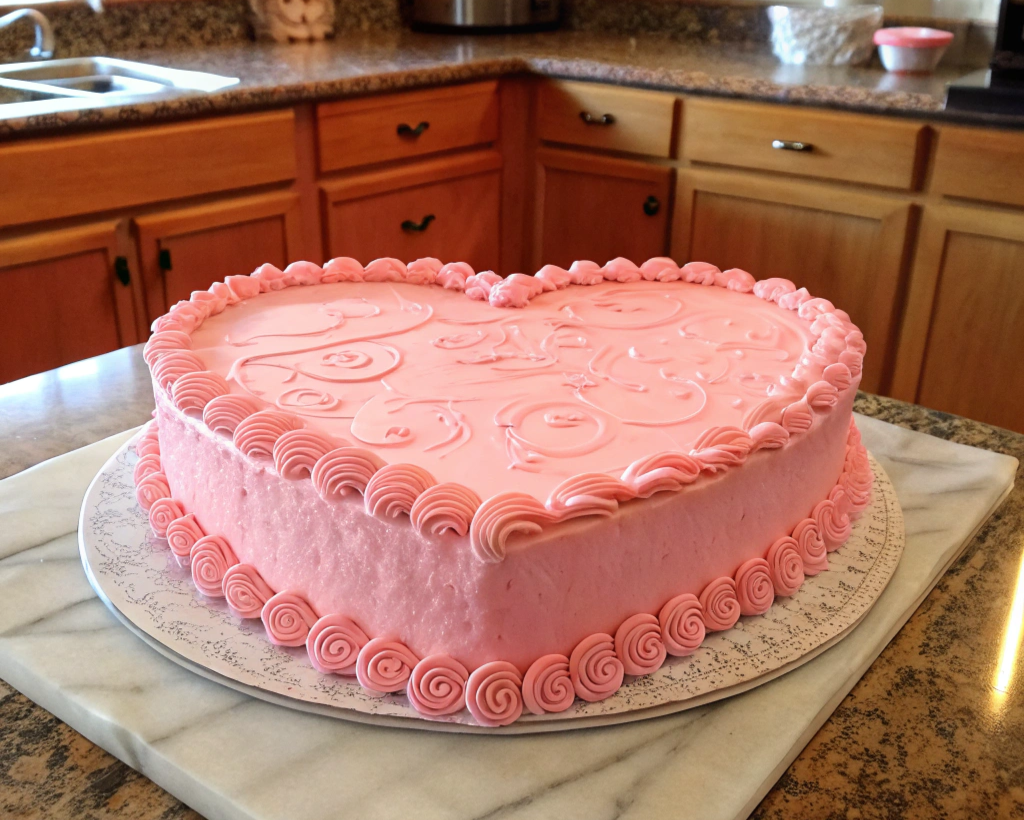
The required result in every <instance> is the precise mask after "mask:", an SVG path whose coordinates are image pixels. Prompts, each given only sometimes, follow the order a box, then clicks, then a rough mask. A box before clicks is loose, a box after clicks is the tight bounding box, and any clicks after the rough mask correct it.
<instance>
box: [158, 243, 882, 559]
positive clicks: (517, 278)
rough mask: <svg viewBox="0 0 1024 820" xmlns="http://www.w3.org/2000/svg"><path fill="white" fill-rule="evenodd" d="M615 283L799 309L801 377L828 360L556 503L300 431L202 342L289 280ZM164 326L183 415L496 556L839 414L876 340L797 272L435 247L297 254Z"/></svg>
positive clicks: (177, 312)
mask: <svg viewBox="0 0 1024 820" xmlns="http://www.w3.org/2000/svg"><path fill="white" fill-rule="evenodd" d="M606 281H610V282H618V283H622V284H625V283H632V282H640V281H646V282H674V281H682V282H687V283H692V284H697V285H705V286H716V287H723V288H727V289H729V290H733V291H737V292H740V293H750V294H752V295H753V296H755V297H757V298H760V299H764V300H765V301H770V302H774V303H775V304H777V305H779V307H781V308H783V309H786V310H792V311H796V312H797V313H798V315H799V316H800V318H801V319H804V320H805V321H807V322H809V323H810V325H811V332H812V334H813V335H814V336H815V342H814V344H813V345H812V347H811V350H810V352H809V353H808V354H807V355H805V356H804V357H803V358H802V359H801V360H800V362H798V364H797V365H796V367H795V368H794V371H793V374H792V378H793V380H794V381H795V382H797V383H800V382H801V381H802V380H801V379H800V374H801V371H806V370H807V368H808V366H809V365H811V364H815V365H818V366H819V367H820V368H821V378H820V379H819V380H818V381H815V382H813V383H811V384H810V385H809V386H807V387H806V389H805V391H804V392H803V394H802V395H800V396H799V397H798V398H797V397H795V396H789V397H787V398H785V399H780V400H779V401H778V403H774V402H772V401H770V400H769V401H767V402H765V403H764V404H763V405H762V407H763V408H766V409H764V410H763V411H762V412H761V413H755V414H754V418H753V419H752V420H751V422H750V424H749V425H748V429H746V430H743V429H740V428H738V427H715V428H710V429H708V430H706V431H705V433H704V434H703V435H702V436H701V437H700V438H699V439H698V440H697V442H696V446H695V447H694V449H693V450H691V452H690V453H689V454H687V453H683V452H664V453H653V454H650V455H647V456H644V457H642V458H639V459H637V460H636V461H635V462H633V464H631V465H630V466H629V467H628V468H627V469H626V470H625V471H624V472H623V474H622V476H621V477H619V478H615V477H613V476H609V475H607V474H605V473H585V474H582V475H579V476H574V477H572V478H570V479H567V480H566V481H564V482H562V483H561V484H560V485H559V486H558V487H556V488H555V489H554V490H553V491H552V493H551V495H550V497H549V498H548V499H547V501H546V502H542V501H540V500H538V499H536V498H534V497H532V496H530V495H528V494H526V493H517V492H505V493H498V494H497V495H494V496H492V497H490V498H488V499H484V500H481V499H480V498H479V497H478V496H477V495H476V493H474V492H473V490H472V489H470V488H468V487H465V486H463V485H460V484H457V483H454V482H445V483H440V484H439V483H438V482H437V480H436V479H435V478H434V477H433V476H432V475H431V474H430V473H429V472H427V471H426V470H423V469H422V468H419V467H415V466H414V465H409V464H401V463H396V464H387V463H385V462H384V461H383V459H381V458H380V457H379V456H378V455H377V454H376V453H374V452H373V451H372V450H369V449H366V448H363V447H352V446H348V443H347V442H344V443H342V442H341V441H340V440H337V441H335V440H331V439H328V438H327V437H326V436H324V435H321V434H319V433H316V432H315V431H312V430H306V435H304V436H303V435H294V434H293V433H294V431H297V430H304V429H305V425H306V423H305V421H303V420H302V419H300V418H299V417H298V416H295V415H293V414H290V413H287V412H284V411H281V410H278V409H276V408H275V409H270V408H266V409H262V410H261V409H258V406H257V405H256V404H255V402H253V401H252V400H249V399H247V398H246V397H243V396H238V395H237V394H231V393H230V392H229V387H228V384H227V381H226V380H225V379H224V378H223V377H222V376H220V375H219V374H216V373H213V372H211V371H207V370H206V369H205V367H204V365H203V362H202V361H201V360H200V359H199V357H198V356H196V355H195V354H194V353H192V352H191V334H192V333H193V332H194V331H195V330H196V328H198V327H199V326H200V325H202V323H203V322H204V321H205V320H206V319H207V318H208V317H210V316H213V315H216V314H218V313H221V312H222V311H223V310H225V308H227V306H228V305H231V304H236V303H238V302H240V301H242V300H244V299H249V298H253V297H255V296H257V295H259V294H261V293H268V292H270V291H274V290H281V289H282V288H286V287H295V286H303V285H315V284H332V283H337V282H354V283H359V282H405V283H409V284H415V285H423V286H431V285H433V286H440V287H444V288H446V289H449V290H456V291H462V292H463V293H465V295H466V296H467V297H468V298H470V299H475V300H480V301H487V302H488V303H489V304H491V305H493V306H495V307H501V308H525V307H527V306H528V305H529V303H530V300H532V299H534V298H536V297H537V296H539V295H540V294H542V293H546V292H550V291H554V290H562V289H564V288H567V287H569V286H570V285H583V286H585V285H596V284H599V283H601V282H606ZM152 329H153V331H154V333H153V335H152V336H151V337H150V339H149V341H148V342H147V343H146V346H145V349H144V357H145V360H146V363H147V364H148V365H149V367H150V371H151V373H152V376H153V381H154V388H155V389H157V390H163V391H164V392H165V393H166V394H167V395H168V397H169V398H170V400H171V401H172V402H173V403H174V405H175V406H176V407H177V408H178V409H179V410H181V411H182V412H183V413H186V414H187V413H189V412H192V413H195V412H201V413H202V414H203V421H204V423H206V424H207V426H208V427H210V429H212V430H214V431H221V432H229V433H230V434H231V435H232V438H233V442H234V444H235V445H236V446H238V447H239V449H240V450H241V451H242V452H243V453H245V455H247V456H249V457H250V458H260V457H271V458H273V460H274V463H275V467H276V469H277V471H278V472H279V473H280V474H281V475H282V476H284V477H286V478H289V479H301V478H305V477H309V478H310V479H311V480H312V481H313V482H314V485H315V486H316V489H317V492H318V493H319V494H320V495H321V497H323V498H324V499H325V500H330V499H332V498H336V497H338V496H340V495H344V494H345V493H347V492H349V491H351V490H355V491H358V492H360V493H361V494H363V496H364V498H365V502H366V504H365V506H366V510H367V513H368V514H371V515H376V516H378V517H392V516H393V515H395V514H397V513H404V514H407V515H410V516H411V518H412V520H413V524H414V526H416V527H417V529H419V530H420V531H421V532H423V533H424V534H427V533H434V534H437V533H440V532H443V531H444V530H446V529H451V530H452V531H454V532H456V533H457V534H458V535H460V536H465V535H467V533H468V535H469V538H470V546H471V548H472V550H473V552H474V554H475V555H476V556H477V558H478V559H480V560H481V561H483V562H486V563H497V562H500V561H502V560H504V557H505V553H506V549H507V544H508V540H509V538H510V536H511V535H513V534H514V533H516V532H523V531H527V532H536V531H539V530H540V529H541V528H542V527H545V526H551V525H552V524H556V523H560V522H562V521H566V520H568V519H571V518H578V517H581V516H588V515H607V514H608V513H609V512H611V511H614V510H615V509H617V507H618V505H619V503H620V502H622V501H626V500H630V499H634V498H649V497H650V496H651V495H654V494H655V493H659V492H669V491H678V490H681V489H682V488H683V487H684V486H686V485H688V484H691V483H693V482H694V481H697V480H698V479H699V478H700V476H702V475H714V474H715V473H717V472H719V471H720V470H723V469H729V468H732V467H738V466H740V465H741V464H742V463H743V462H744V461H745V460H746V458H747V457H748V456H749V455H750V454H751V453H753V452H756V451H757V450H760V449H771V448H778V447H782V446H785V445H786V443H787V442H788V441H789V438H790V437H791V436H792V435H799V434H801V433H803V432H806V431H807V430H809V429H810V428H811V427H812V426H813V422H814V416H815V414H816V413H827V412H829V411H830V410H831V409H832V408H833V407H834V406H835V405H836V404H837V403H838V397H839V394H840V393H842V392H844V391H846V390H853V389H856V386H857V384H859V382H860V375H861V370H862V363H863V358H864V353H865V351H866V346H865V344H864V337H863V335H862V334H861V332H860V330H859V329H858V328H857V327H856V325H854V324H853V323H852V322H851V321H850V317H849V315H848V314H847V313H846V312H845V311H842V310H838V309H837V308H836V307H835V306H834V305H833V304H832V303H831V302H829V301H828V300H827V299H820V298H814V297H812V296H811V295H810V294H809V293H808V292H807V289H806V288H800V289H797V288H796V286H795V285H794V284H793V283H792V282H790V281H789V280H788V279H777V278H776V279H765V280H762V281H759V282H755V280H754V278H753V276H751V275H750V274H749V273H747V272H746V271H743V270H740V269H738V268H733V269H731V270H727V271H721V270H719V269H718V268H717V267H715V266H714V265H711V264H708V263H706V262H690V263H688V264H686V265H683V266H682V267H680V266H679V265H678V264H677V263H676V262H674V261H673V260H672V259H669V258H668V257H655V258H653V259H649V260H647V261H646V262H644V263H643V264H642V265H639V266H638V265H636V264H634V263H633V262H631V261H629V260H628V259H623V258H621V257H619V258H616V259H613V260H611V261H610V262H608V263H607V264H605V265H604V266H600V265H598V264H597V263H596V262H589V261H577V262H574V263H573V264H572V266H571V267H570V268H569V269H568V270H566V269H564V268H559V267H557V266H555V265H545V266H544V267H543V268H541V269H540V270H539V271H538V272H537V274H536V276H527V275H525V274H521V273H513V274H512V275H510V276H508V277H506V278H502V277H500V276H498V275H497V274H496V273H494V272H492V271H483V272H481V273H475V272H474V271H473V269H472V268H471V267H470V266H469V265H467V264H466V263H465V262H450V263H448V264H443V263H441V261H440V260H437V259H433V258H425V259H417V260H416V261H414V262H410V263H409V264H408V265H406V264H405V263H403V262H401V261H399V260H397V259H391V258H383V259H376V260H374V261H373V262H371V263H370V264H368V265H366V266H365V267H364V266H362V265H361V264H359V262H357V261H356V260H355V259H351V258H349V257H338V258H336V259H332V260H331V261H330V262H328V263H327V264H326V265H324V266H323V267H322V268H321V267H320V266H319V265H315V264H313V263H311V262H294V263H292V264H291V265H289V266H288V267H287V268H285V269H284V270H283V271H282V270H280V269H278V268H276V267H274V266H273V265H269V264H267V265H262V266H261V267H259V268H258V269H257V270H256V271H254V272H253V273H252V274H251V275H250V276H229V277H227V278H226V279H225V280H224V281H223V282H216V283H214V284H213V285H211V286H210V289H209V290H208V291H195V292H194V293H192V295H191V298H190V299H189V300H188V301H182V302H178V303H177V304H176V305H174V306H173V307H172V308H171V309H170V311H168V313H166V314H165V315H163V316H161V317H159V318H158V319H157V320H156V321H155V322H153V327H152ZM179 385H180V386H179ZM229 405H230V406H229ZM254 408H255V409H254ZM773 418H777V419H778V421H773V420H771V419H773ZM240 428H241V429H242V433H241V434H239V432H238V431H239V429H240ZM334 444H341V446H332V445H334ZM423 496H429V498H426V499H425V498H423ZM418 502H419V503H418ZM414 510H415V511H416V512H415V514H414Z"/></svg>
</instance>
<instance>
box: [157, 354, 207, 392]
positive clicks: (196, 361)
mask: <svg viewBox="0 0 1024 820" xmlns="http://www.w3.org/2000/svg"><path fill="white" fill-rule="evenodd" d="M204 369H205V366H204V365H203V360H202V359H200V358H199V357H198V356H197V355H196V354H195V353H192V352H190V351H188V350H173V351H168V352H167V353H164V354H163V355H162V356H160V357H159V358H158V359H157V360H156V361H155V362H153V366H152V368H151V370H152V371H153V378H154V379H155V380H156V382H157V384H159V385H160V386H161V387H162V388H163V389H164V390H170V389H171V387H172V385H173V384H174V383H175V382H176V381H177V380H178V379H179V378H180V377H181V376H184V375H185V374H186V373H198V372H199V371H200V370H204Z"/></svg>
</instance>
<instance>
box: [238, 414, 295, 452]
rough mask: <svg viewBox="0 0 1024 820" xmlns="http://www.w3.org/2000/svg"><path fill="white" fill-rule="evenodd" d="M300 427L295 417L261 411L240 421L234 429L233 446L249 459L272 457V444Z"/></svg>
mask: <svg viewBox="0 0 1024 820" xmlns="http://www.w3.org/2000/svg"><path fill="white" fill-rule="evenodd" d="M301 426H302V422H300V421H299V420H298V419H297V418H296V417H295V416H291V415H288V414H287V413H280V412H278V411H276V410H261V411H259V412H258V413H253V414H252V415H251V416H247V417H246V418H244V419H242V420H241V421H240V422H239V423H238V426H237V427H235V434H234V436H233V439H232V440H233V441H234V443H235V446H236V447H237V448H238V449H239V450H241V451H242V452H243V453H245V454H246V455H247V456H249V457H250V458H256V457H258V456H273V454H274V444H275V443H276V442H277V440H278V439H279V438H280V437H281V436H282V435H284V434H285V433H287V432H288V431H289V430H297V429H299V427H301Z"/></svg>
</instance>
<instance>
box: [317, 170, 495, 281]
mask: <svg viewBox="0 0 1024 820" xmlns="http://www.w3.org/2000/svg"><path fill="white" fill-rule="evenodd" d="M321 190H322V196H323V209H324V224H325V225H326V232H327V247H328V254H329V255H330V256H331V257H335V256H350V257H352V258H354V259H358V260H359V261H360V262H362V263H363V264H364V265H365V264H366V263H367V262H370V261H372V260H374V259H378V258H380V257H382V256H391V257H395V258H396V259H401V260H402V261H403V262H411V261H412V260H414V259H419V258H421V257H425V256H432V257H435V258H436V259H440V260H441V261H442V262H468V263H469V264H470V265H472V267H473V268H474V269H475V270H478V271H480V270H495V269H496V268H497V267H498V261H499V256H498V249H499V241H498V240H499V231H500V228H499V225H500V220H499V218H500V207H501V205H500V195H501V154H499V153H498V152H496V151H482V152H478V153H474V154H467V155H463V156H458V157H452V158H445V159H440V160H430V161H427V162H420V163H417V164H415V165H407V166H403V167H399V168H392V169H388V170H384V171H378V172H373V173H369V174H360V175H357V176H351V177H346V178H344V179H338V180H333V181H331V182H325V183H323V184H322V185H321Z"/></svg>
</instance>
